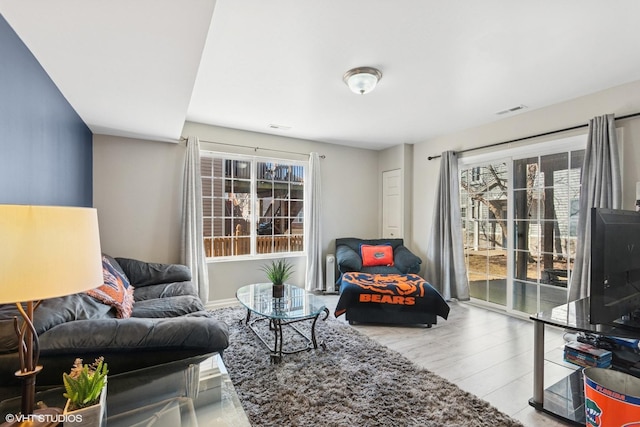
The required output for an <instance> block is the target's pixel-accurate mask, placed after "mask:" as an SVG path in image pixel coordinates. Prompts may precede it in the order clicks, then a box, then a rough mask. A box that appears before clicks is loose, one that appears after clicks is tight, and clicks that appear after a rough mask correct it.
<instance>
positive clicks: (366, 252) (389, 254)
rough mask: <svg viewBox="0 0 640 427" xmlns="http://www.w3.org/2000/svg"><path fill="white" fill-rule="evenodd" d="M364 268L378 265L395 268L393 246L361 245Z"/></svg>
mask: <svg viewBox="0 0 640 427" xmlns="http://www.w3.org/2000/svg"><path fill="white" fill-rule="evenodd" d="M360 254H361V255H362V266H363V267H373V266H376V265H386V266H388V267H392V266H393V248H392V247H391V245H378V246H373V245H360Z"/></svg>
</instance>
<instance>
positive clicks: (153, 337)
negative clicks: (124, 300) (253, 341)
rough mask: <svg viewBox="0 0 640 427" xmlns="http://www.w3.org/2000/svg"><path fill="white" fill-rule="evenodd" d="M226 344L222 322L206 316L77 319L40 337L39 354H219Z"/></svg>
mask: <svg viewBox="0 0 640 427" xmlns="http://www.w3.org/2000/svg"><path fill="white" fill-rule="evenodd" d="M228 345H229V330H228V327H227V325H226V324H225V323H224V322H221V321H219V320H217V319H215V318H212V317H208V316H186V317H180V318H168V319H144V318H134V317H132V318H129V319H102V320H80V321H77V322H69V323H65V324H62V325H58V326H56V327H55V328H53V329H50V330H49V331H47V332H46V333H44V334H42V335H41V336H40V349H41V354H42V355H47V354H57V353H62V354H64V353H69V349H74V352H75V353H76V354H79V355H80V354H83V353H97V354H100V352H105V351H106V349H108V352H114V351H116V352H135V351H139V350H140V349H142V348H144V349H145V350H146V351H149V350H152V349H158V350H161V349H170V348H173V349H191V348H195V349H203V351H207V350H211V351H221V350H222V349H224V348H226V347H227V346H228Z"/></svg>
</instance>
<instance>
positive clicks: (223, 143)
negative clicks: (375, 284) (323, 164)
mask: <svg viewBox="0 0 640 427" xmlns="http://www.w3.org/2000/svg"><path fill="white" fill-rule="evenodd" d="M186 140H187V138H185V137H184V136H181V137H180V141H186ZM200 142H206V143H208V144H218V145H227V146H229V147H241V148H251V149H252V150H253V151H258V150H266V151H275V152H278V153H288V154H297V155H299V156H308V155H309V153H300V152H298V151H287V150H276V149H275V148H264V147H249V146H248V145H240V144H230V143H228V142H218V141H207V140H205V139H201V140H200ZM318 157H320V158H321V159H324V158H326V157H327V156H325V155H324V154H321V155H319V156H318Z"/></svg>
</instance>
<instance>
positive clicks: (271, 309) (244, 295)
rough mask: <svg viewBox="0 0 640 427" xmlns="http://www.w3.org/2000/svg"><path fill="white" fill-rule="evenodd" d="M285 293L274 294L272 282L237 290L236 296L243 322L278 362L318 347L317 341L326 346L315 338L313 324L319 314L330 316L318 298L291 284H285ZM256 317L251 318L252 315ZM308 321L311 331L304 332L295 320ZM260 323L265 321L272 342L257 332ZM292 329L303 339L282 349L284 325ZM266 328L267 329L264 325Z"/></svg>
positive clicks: (273, 359) (274, 361)
mask: <svg viewBox="0 0 640 427" xmlns="http://www.w3.org/2000/svg"><path fill="white" fill-rule="evenodd" d="M284 286H285V288H284V296H283V297H282V298H274V297H273V285H272V284H271V283H255V284H251V285H246V286H243V287H241V288H240V289H238V291H237V292H236V298H238V301H240V303H241V304H242V305H243V306H245V307H246V308H247V317H246V319H245V320H244V321H245V323H246V324H247V325H248V326H249V328H251V330H252V331H253V332H254V333H255V334H256V336H257V337H258V338H259V339H260V341H262V343H263V344H264V345H265V346H266V347H267V348H268V349H269V351H270V353H269V354H270V357H271V361H272V362H273V363H279V362H280V361H281V360H282V355H284V354H293V353H299V352H301V351H305V350H311V349H312V348H313V349H317V348H318V344H319V345H320V346H322V348H323V349H324V348H326V346H325V344H324V342H320V343H318V341H317V340H316V323H317V321H318V318H319V317H320V315H321V314H322V313H324V318H323V319H322V320H326V319H327V317H329V309H328V308H327V307H325V305H324V304H323V303H322V301H321V300H320V298H318V297H317V296H315V295H314V294H312V293H311V292H307V291H306V290H304V289H302V288H299V287H297V286H294V285H289V284H285V285H284ZM252 313H253V314H255V315H256V316H255V318H254V319H251V315H252ZM305 320H307V321H311V329H310V334H307V333H305V332H304V331H302V330H301V329H299V328H298V327H296V325H295V323H299V322H302V321H305ZM259 322H265V323H268V331H270V332H272V333H273V343H272V344H271V343H268V342H267V340H266V339H265V337H264V336H263V335H264V332H263V333H260V331H259V330H258V328H257V327H256V326H257V324H258V323H259ZM285 326H286V327H288V328H291V329H292V331H293V333H295V334H296V335H297V336H299V337H300V338H301V339H302V342H303V344H304V345H302V346H297V347H296V348H294V349H287V350H283V341H284V338H285V337H284V336H283V327H285ZM263 329H266V328H263Z"/></svg>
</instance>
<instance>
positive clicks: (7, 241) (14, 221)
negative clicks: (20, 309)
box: [0, 205, 103, 304]
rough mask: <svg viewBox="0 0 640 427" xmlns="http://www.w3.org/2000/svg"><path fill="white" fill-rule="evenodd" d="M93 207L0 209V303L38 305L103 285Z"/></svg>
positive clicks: (15, 206) (8, 207)
mask: <svg viewBox="0 0 640 427" xmlns="http://www.w3.org/2000/svg"><path fill="white" fill-rule="evenodd" d="M101 255H102V254H101V249H100V235H99V230H98V214H97V211H96V210H95V209H93V208H78V207H61V206H23V205H0V303H2V304H5V303H14V302H25V301H38V300H41V299H47V298H54V297H58V296H63V295H70V294H74V293H77V292H82V291H86V290H89V289H93V288H96V287H98V286H100V285H102V283H103V276H102V256H101Z"/></svg>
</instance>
